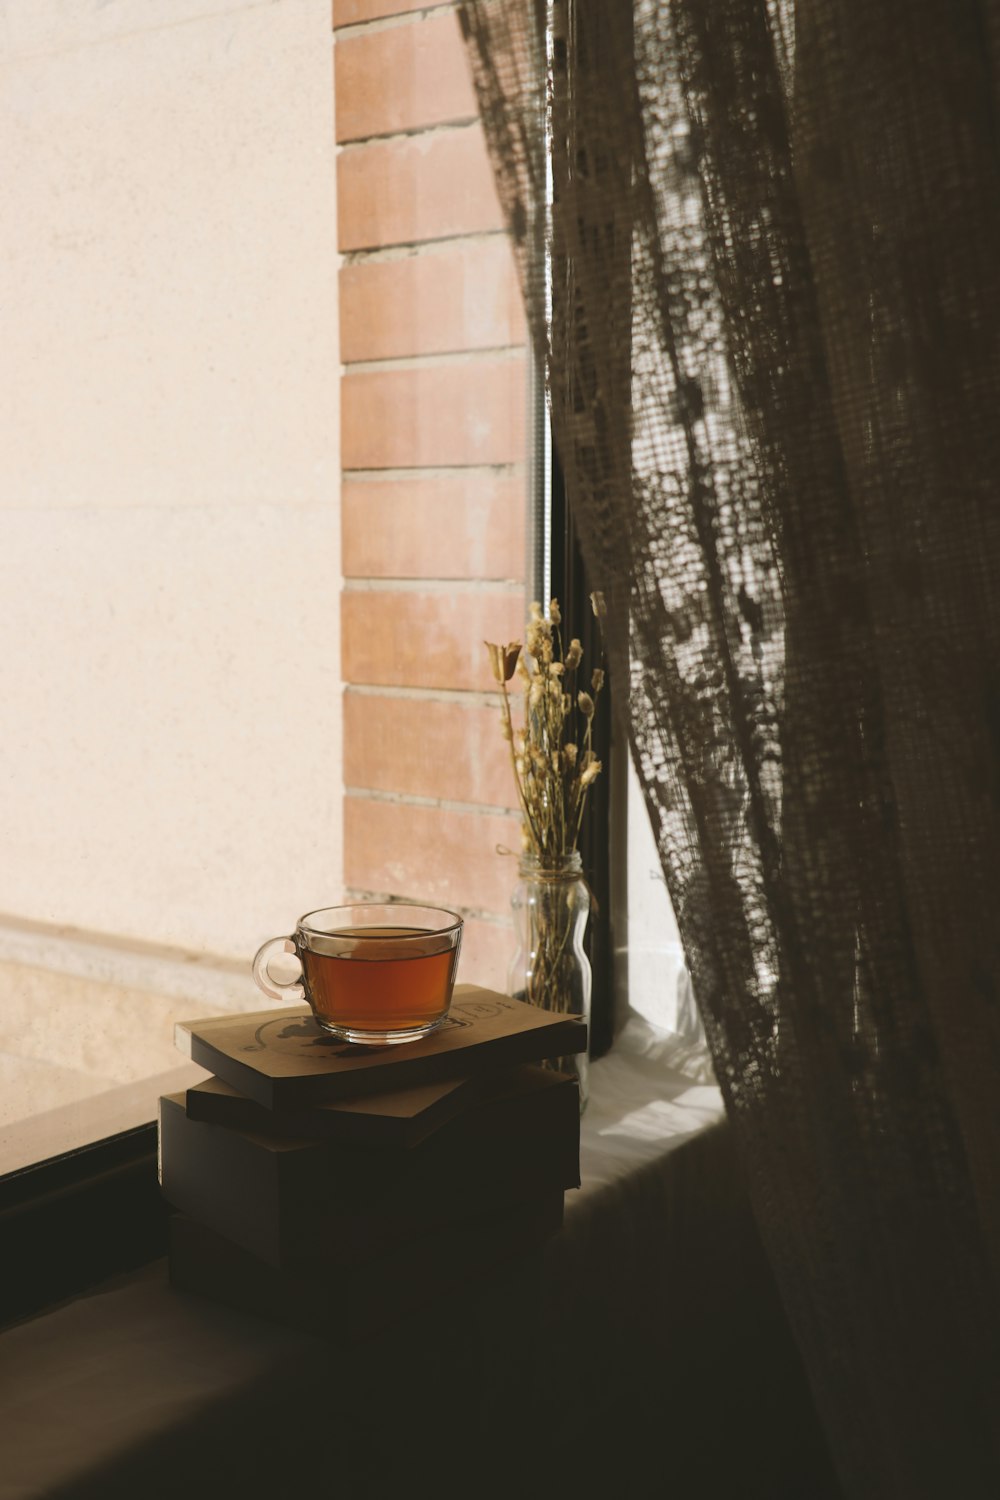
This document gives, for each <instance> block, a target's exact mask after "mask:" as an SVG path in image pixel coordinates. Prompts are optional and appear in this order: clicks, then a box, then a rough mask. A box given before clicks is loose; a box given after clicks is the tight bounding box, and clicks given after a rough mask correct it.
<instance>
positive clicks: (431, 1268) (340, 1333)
mask: <svg viewBox="0 0 1000 1500" xmlns="http://www.w3.org/2000/svg"><path fill="white" fill-rule="evenodd" d="M562 1218H563V1195H562V1192H561V1191H560V1192H548V1193H546V1194H544V1195H543V1196H541V1197H535V1198H530V1199H527V1200H525V1201H524V1202H522V1203H519V1204H516V1205H514V1206H513V1207H509V1208H506V1209H504V1211H503V1212H497V1213H491V1214H487V1215H481V1216H479V1217H477V1218H474V1219H468V1220H466V1221H464V1222H463V1223H461V1224H458V1225H452V1226H450V1227H449V1228H448V1229H447V1230H443V1231H439V1232H437V1233H434V1234H426V1235H421V1236H420V1237H419V1238H417V1239H415V1240H411V1241H410V1242H408V1243H407V1244H405V1245H403V1246H400V1247H398V1248H396V1249H394V1250H393V1251H392V1252H390V1253H388V1254H384V1255H380V1256H378V1257H376V1258H375V1259H373V1260H370V1261H368V1262H366V1263H365V1264H363V1265H359V1266H354V1267H353V1268H352V1269H351V1271H350V1272H349V1273H348V1274H346V1275H344V1274H341V1275H339V1276H329V1277H327V1276H323V1275H322V1274H321V1273H311V1274H308V1275H307V1274H303V1273H302V1272H293V1271H283V1270H279V1269H277V1268H276V1267H275V1266H270V1265H268V1264H267V1263H266V1262H265V1261H262V1260H258V1259H257V1257H256V1256H254V1255H251V1254H250V1252H249V1251H248V1250H244V1249H242V1248H241V1247H240V1246H239V1245H234V1244H233V1243H232V1242H231V1241H230V1240H227V1239H224V1238H223V1237H222V1235H220V1234H216V1233H215V1231H214V1230H212V1229H207V1228H206V1227H205V1226H204V1225H203V1224H199V1223H197V1222H196V1221H195V1220H194V1219H189V1218H187V1217H186V1216H185V1215H184V1214H174V1215H173V1216H172V1217H171V1220H170V1281H171V1285H173V1286H175V1287H177V1288H178V1290H180V1291H185V1292H196V1293H198V1294H199V1295H200V1296H203V1297H210V1298H212V1299H213V1300H214V1301H217V1302H222V1303H225V1304H226V1305H227V1306H228V1307H234V1308H237V1309H239V1310H241V1311H243V1312H249V1313H254V1314H255V1315H257V1316H258V1317H261V1318H267V1319H270V1320H271V1321H272V1322H278V1323H284V1324H287V1325H288V1326H289V1327H291V1328H297V1329H300V1330H301V1331H302V1332H303V1333H311V1334H317V1335H322V1336H324V1337H326V1338H330V1339H332V1340H334V1341H336V1342H343V1343H348V1344H352V1343H360V1342H362V1341H364V1340H365V1339H366V1338H371V1337H373V1336H375V1335H376V1334H379V1333H382V1332H383V1331H384V1330H385V1329H386V1328H389V1327H391V1326H392V1325H393V1324H394V1323H398V1322H401V1321H402V1320H403V1319H405V1318H406V1317H407V1316H408V1315H409V1314H410V1313H411V1312H415V1311H417V1310H418V1309H420V1308H423V1307H426V1306H428V1305H429V1304H431V1303H433V1302H435V1301H437V1300H438V1299H443V1298H450V1297H453V1296H454V1294H455V1292H456V1291H461V1290H462V1289H463V1288H469V1287H470V1286H472V1285H473V1284H474V1283H478V1282H480V1281H482V1280H483V1279H484V1278H485V1277H486V1276H487V1275H488V1273H489V1272H490V1271H492V1270H495V1269H496V1268H498V1267H500V1266H502V1265H504V1264H505V1263H506V1262H508V1261H512V1260H514V1259H516V1258H517V1257H519V1256H522V1255H525V1254H527V1253H529V1252H530V1251H532V1250H535V1249H537V1248H538V1246H539V1245H542V1244H544V1242H545V1241H546V1240H547V1239H550V1238H551V1236H552V1235H554V1234H556V1233H557V1232H558V1230H559V1229H560V1227H561V1225H562Z"/></svg>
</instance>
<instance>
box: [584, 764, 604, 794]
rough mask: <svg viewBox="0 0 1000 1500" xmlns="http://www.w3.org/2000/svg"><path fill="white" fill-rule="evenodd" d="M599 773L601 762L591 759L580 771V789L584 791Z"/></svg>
mask: <svg viewBox="0 0 1000 1500" xmlns="http://www.w3.org/2000/svg"><path fill="white" fill-rule="evenodd" d="M600 774H601V762H600V761H599V760H592V761H591V762H590V765H589V766H585V767H584V769H583V771H582V772H581V773H580V789H581V790H582V791H585V790H586V788H587V787H588V786H590V783H591V782H592V781H596V780H597V778H598V776H600Z"/></svg>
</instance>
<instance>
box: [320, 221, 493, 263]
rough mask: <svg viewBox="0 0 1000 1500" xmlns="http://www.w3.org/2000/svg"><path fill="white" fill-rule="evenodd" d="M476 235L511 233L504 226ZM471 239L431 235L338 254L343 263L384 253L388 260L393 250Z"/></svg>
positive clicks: (343, 251) (456, 235) (359, 246)
mask: <svg viewBox="0 0 1000 1500" xmlns="http://www.w3.org/2000/svg"><path fill="white" fill-rule="evenodd" d="M476 233H477V234H479V233H482V234H483V235H484V236H485V235H498V234H502V235H506V236H507V238H508V239H509V238H510V235H509V232H508V231H507V230H506V229H505V228H503V226H500V227H498V228H496V229H483V230H481V231H480V230H477V231H476ZM471 237H472V236H471V235H464V234H429V235H427V236H426V237H425V238H424V239H422V240H389V241H388V243H386V244H383V245H348V246H347V247H346V249H338V252H337V253H338V255H339V257H340V260H341V261H342V262H343V261H347V260H350V258H351V257H352V256H353V257H355V258H356V259H357V258H360V257H361V256H364V255H371V256H374V255H381V254H383V252H384V253H385V258H386V259H388V256H389V252H390V251H393V250H398V249H410V248H413V247H416V246H417V245H423V246H425V247H426V248H428V249H431V248H433V247H434V246H435V245H450V244H451V243H452V242H453V241H454V240H463V239H470V238H471Z"/></svg>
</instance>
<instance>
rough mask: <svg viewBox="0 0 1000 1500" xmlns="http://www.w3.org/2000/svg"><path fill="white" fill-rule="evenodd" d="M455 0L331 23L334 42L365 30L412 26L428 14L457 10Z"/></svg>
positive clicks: (444, 0)
mask: <svg viewBox="0 0 1000 1500" xmlns="http://www.w3.org/2000/svg"><path fill="white" fill-rule="evenodd" d="M457 9H458V5H457V4H456V0H440V4H437V5H434V4H429V5H424V6H422V7H421V8H420V9H419V10H404V11H400V12H399V13H398V14H397V15H394V16H372V17H371V18H370V19H369V20H367V21H346V22H345V23H344V25H343V26H338V25H337V24H336V22H334V24H333V38H334V42H335V43H336V42H346V41H350V40H351V38H352V37H356V36H361V35H363V34H364V33H365V32H372V31H395V30H397V29H398V28H399V27H400V26H412V25H413V24H414V23H419V22H420V21H424V20H426V19H427V17H428V16H433V15H440V14H441V12H442V11H447V10H457Z"/></svg>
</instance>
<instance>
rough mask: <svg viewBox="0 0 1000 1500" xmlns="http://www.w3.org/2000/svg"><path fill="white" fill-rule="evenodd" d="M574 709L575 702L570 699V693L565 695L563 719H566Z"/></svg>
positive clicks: (563, 696)
mask: <svg viewBox="0 0 1000 1500" xmlns="http://www.w3.org/2000/svg"><path fill="white" fill-rule="evenodd" d="M572 707H573V700H572V698H571V697H570V695H569V693H563V695H562V712H563V718H564V719H565V717H566V715H567V714H568V713H569V711H570V709H571V708H572Z"/></svg>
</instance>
